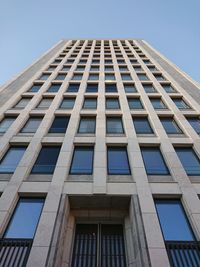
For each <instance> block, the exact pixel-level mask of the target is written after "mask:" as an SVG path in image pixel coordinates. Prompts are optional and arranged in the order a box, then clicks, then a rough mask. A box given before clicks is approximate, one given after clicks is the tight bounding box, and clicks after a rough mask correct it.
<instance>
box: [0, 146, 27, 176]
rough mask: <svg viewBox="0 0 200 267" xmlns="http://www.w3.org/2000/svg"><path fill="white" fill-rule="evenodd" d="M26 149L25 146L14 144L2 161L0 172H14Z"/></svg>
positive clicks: (0, 162)
mask: <svg viewBox="0 0 200 267" xmlns="http://www.w3.org/2000/svg"><path fill="white" fill-rule="evenodd" d="M25 150H26V147H25V146H20V147H17V146H16V147H15V146H12V147H10V149H9V150H8V151H7V153H6V154H5V156H4V157H3V158H2V160H1V161H0V173H13V172H14V171H15V169H16V168H17V165H18V164H19V162H20V160H21V158H22V157H23V155H24V152H25Z"/></svg>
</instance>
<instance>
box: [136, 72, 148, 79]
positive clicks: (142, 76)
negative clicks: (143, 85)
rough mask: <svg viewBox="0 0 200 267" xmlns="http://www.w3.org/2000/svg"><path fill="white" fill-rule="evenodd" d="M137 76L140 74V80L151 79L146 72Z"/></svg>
mask: <svg viewBox="0 0 200 267" xmlns="http://www.w3.org/2000/svg"><path fill="white" fill-rule="evenodd" d="M137 76H138V79H139V80H140V81H147V80H149V78H148V77H147V76H146V74H139V73H138V74H137Z"/></svg>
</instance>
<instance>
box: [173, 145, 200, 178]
mask: <svg viewBox="0 0 200 267" xmlns="http://www.w3.org/2000/svg"><path fill="white" fill-rule="evenodd" d="M175 150H176V153H177V155H178V157H179V159H180V161H181V163H182V165H183V167H184V169H185V171H186V173H187V174H188V175H200V161H199V158H198V157H197V155H196V154H195V152H194V150H193V149H192V148H191V147H186V148H182V147H177V148H176V149H175Z"/></svg>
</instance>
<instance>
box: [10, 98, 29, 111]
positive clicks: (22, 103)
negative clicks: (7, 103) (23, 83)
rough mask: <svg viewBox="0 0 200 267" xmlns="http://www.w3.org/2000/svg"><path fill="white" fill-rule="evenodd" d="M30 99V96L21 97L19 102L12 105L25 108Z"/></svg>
mask: <svg viewBox="0 0 200 267" xmlns="http://www.w3.org/2000/svg"><path fill="white" fill-rule="evenodd" d="M30 101H31V98H30V97H22V98H21V99H20V100H19V102H18V103H17V104H16V105H15V106H14V108H17V109H23V108H25V107H26V106H27V105H28V103H29V102H30Z"/></svg>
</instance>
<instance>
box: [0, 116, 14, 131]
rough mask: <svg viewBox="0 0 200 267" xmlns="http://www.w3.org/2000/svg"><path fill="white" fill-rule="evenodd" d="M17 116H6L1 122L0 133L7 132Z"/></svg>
mask: <svg viewBox="0 0 200 267" xmlns="http://www.w3.org/2000/svg"><path fill="white" fill-rule="evenodd" d="M15 119H16V117H5V118H4V119H2V121H1V122H0V134H3V133H5V132H6V131H7V130H8V128H9V127H10V126H11V124H12V123H13V122H14V121H15Z"/></svg>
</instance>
